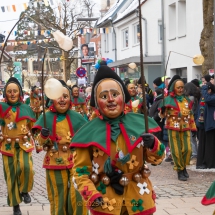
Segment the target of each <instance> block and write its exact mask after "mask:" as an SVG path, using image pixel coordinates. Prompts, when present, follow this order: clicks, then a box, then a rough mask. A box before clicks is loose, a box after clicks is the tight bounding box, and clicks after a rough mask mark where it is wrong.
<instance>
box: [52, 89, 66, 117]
mask: <svg viewBox="0 0 215 215" xmlns="http://www.w3.org/2000/svg"><path fill="white" fill-rule="evenodd" d="M53 104H54V107H55V109H56V110H57V112H58V113H65V112H66V111H67V110H68V109H69V108H70V94H69V90H68V89H67V88H65V87H63V95H62V96H61V97H60V98H58V99H56V100H54V101H53Z"/></svg>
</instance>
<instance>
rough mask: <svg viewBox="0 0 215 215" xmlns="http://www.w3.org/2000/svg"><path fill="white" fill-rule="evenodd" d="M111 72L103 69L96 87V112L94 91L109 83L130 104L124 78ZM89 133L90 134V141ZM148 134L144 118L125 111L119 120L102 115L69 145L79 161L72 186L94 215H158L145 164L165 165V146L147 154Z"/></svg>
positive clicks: (151, 122) (158, 145) (156, 146)
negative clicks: (145, 138) (114, 84)
mask: <svg viewBox="0 0 215 215" xmlns="http://www.w3.org/2000/svg"><path fill="white" fill-rule="evenodd" d="M111 71H112V70H111V69H110V68H108V67H106V66H101V67H100V69H99V71H98V73H97V75H96V77H95V80H94V84H93V86H95V87H94V89H93V91H92V97H93V99H91V106H92V107H95V106H97V105H96V103H97V102H95V98H94V92H96V93H95V94H99V92H97V91H96V90H97V89H98V88H97V86H98V84H99V83H101V82H102V81H103V80H104V79H105V78H106V79H107V83H108V80H112V82H113V80H116V82H117V83H119V85H120V86H122V88H123V90H124V92H125V93H124V95H125V97H126V98H125V102H127V101H129V100H130V96H129V94H128V92H126V88H125V86H123V83H122V81H121V79H120V78H119V77H118V76H117V74H116V73H114V72H111ZM110 90H112V89H110ZM104 91H107V90H104ZM114 95H115V94H114ZM103 97H104V96H102V98H103ZM104 98H105V97H104ZM113 103H116V101H115V102H113ZM124 104H125V103H124ZM99 110H100V109H99ZM122 111H123V107H122ZM159 130H160V128H159V126H158V125H157V124H156V122H155V121H154V120H152V119H149V132H156V131H159ZM89 131H90V135H87V136H86V135H85V134H86V133H88V132H89ZM144 132H145V127H144V119H143V115H141V114H138V113H137V114H134V113H126V114H125V113H124V112H122V113H121V114H120V115H119V116H118V117H116V118H108V117H107V116H105V115H104V114H99V115H98V117H97V118H96V119H94V120H92V121H90V122H89V123H87V124H86V125H84V126H83V127H82V128H81V129H80V130H79V131H78V132H77V133H76V134H75V136H74V137H73V139H72V143H71V145H70V147H71V148H72V150H73V161H74V166H73V174H74V180H73V182H74V186H75V187H76V189H77V190H78V191H79V192H80V194H81V195H82V198H83V199H84V200H85V201H86V205H87V206H88V208H89V209H90V211H91V214H93V215H107V214H114V215H120V214H139V215H151V214H153V213H154V212H155V211H156V208H155V203H154V201H155V198H156V196H155V192H154V190H153V187H152V184H151V181H150V180H149V178H148V176H149V175H150V170H149V169H148V167H147V166H146V165H145V161H146V162H148V163H152V164H160V163H161V162H162V159H163V154H164V150H165V147H164V146H163V145H162V144H161V143H160V142H159V140H158V139H157V138H154V143H153V148H152V149H151V150H150V149H148V148H147V147H146V145H144V143H143V141H142V137H141V135H142V134H143V133H144ZM152 136H153V135H152ZM98 199H100V200H101V199H102V204H101V205H96V204H97V203H96V202H97V200H98ZM94 206H96V207H94Z"/></svg>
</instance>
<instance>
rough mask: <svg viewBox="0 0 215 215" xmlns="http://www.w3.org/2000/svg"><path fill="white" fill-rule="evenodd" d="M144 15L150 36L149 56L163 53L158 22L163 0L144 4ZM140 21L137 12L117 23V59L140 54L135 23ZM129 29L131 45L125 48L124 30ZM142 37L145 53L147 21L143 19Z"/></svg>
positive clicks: (151, 0)
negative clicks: (134, 27) (135, 36)
mask: <svg viewBox="0 0 215 215" xmlns="http://www.w3.org/2000/svg"><path fill="white" fill-rule="evenodd" d="M142 17H143V18H145V19H146V20H147V36H148V41H147V44H148V56H155V55H161V48H162V44H161V42H160V41H159V37H158V36H159V28H158V23H159V20H161V0H150V1H147V2H146V3H144V4H143V6H142ZM138 22H139V18H138V17H137V16H136V14H133V15H131V16H129V17H127V18H125V19H123V20H121V21H119V22H117V23H116V24H114V26H115V27H116V33H117V60H121V59H124V58H129V57H132V56H138V55H140V47H139V43H138V44H134V42H133V41H134V31H133V25H134V24H137V23H138ZM126 28H128V30H129V46H128V47H127V48H123V46H122V43H123V37H122V31H123V30H124V29H126ZM142 38H143V54H145V52H146V49H145V48H146V47H145V39H146V38H145V21H144V20H143V19H142Z"/></svg>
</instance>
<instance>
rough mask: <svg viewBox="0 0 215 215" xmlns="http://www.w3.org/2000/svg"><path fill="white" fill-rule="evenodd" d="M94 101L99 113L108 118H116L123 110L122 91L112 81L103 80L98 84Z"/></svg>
mask: <svg viewBox="0 0 215 215" xmlns="http://www.w3.org/2000/svg"><path fill="white" fill-rule="evenodd" d="M96 100H97V105H98V108H99V110H100V112H101V113H102V115H104V116H106V117H108V118H117V117H118V116H119V115H121V113H122V112H123V110H124V104H125V102H124V96H123V93H122V89H121V87H120V86H119V84H118V83H117V82H116V81H114V80H110V79H105V80H103V81H101V82H100V83H99V85H98V87H97V89H96Z"/></svg>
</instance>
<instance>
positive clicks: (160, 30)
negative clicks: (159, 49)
mask: <svg viewBox="0 0 215 215" xmlns="http://www.w3.org/2000/svg"><path fill="white" fill-rule="evenodd" d="M162 27H163V26H162V21H161V20H158V43H162V36H163V29H162Z"/></svg>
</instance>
